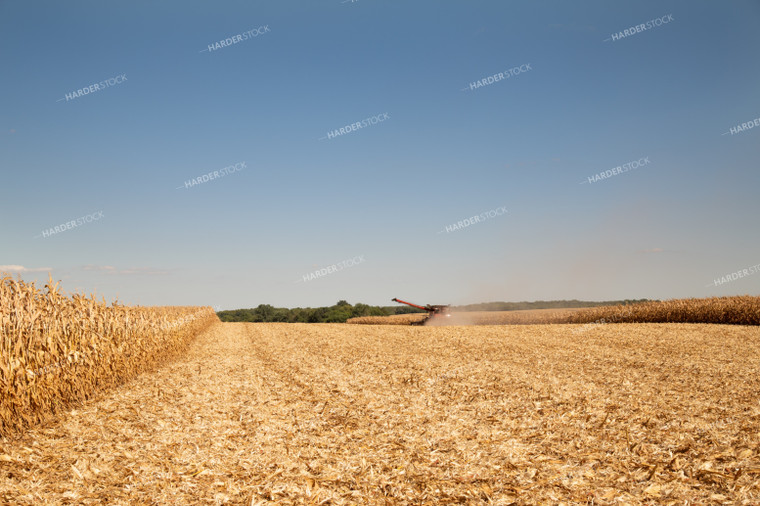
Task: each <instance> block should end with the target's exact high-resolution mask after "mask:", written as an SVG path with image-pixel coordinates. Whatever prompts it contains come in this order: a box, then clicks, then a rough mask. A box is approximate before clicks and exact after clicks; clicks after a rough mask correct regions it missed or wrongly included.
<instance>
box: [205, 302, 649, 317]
mask: <svg viewBox="0 0 760 506" xmlns="http://www.w3.org/2000/svg"><path fill="white" fill-rule="evenodd" d="M647 300H648V299H626V300H616V301H607V302H591V301H579V300H554V301H536V302H484V303H481V304H467V305H464V306H452V307H451V309H452V311H516V310H520V309H555V308H575V307H596V306H614V305H617V304H632V303H635V302H646V301H647ZM407 313H424V311H423V310H421V309H417V308H413V307H411V306H370V305H368V304H362V303H358V304H349V303H348V302H346V301H345V300H340V301H338V302H337V303H336V304H335V305H332V306H329V307H316V308H311V307H306V308H301V307H296V308H285V307H274V306H271V305H269V304H259V305H258V306H257V307H255V308H250V309H233V310H229V311H219V312H217V313H216V314H217V316H219V319H220V320H222V321H223V322H283V323H345V321H346V320H348V319H349V318H354V317H358V316H390V315H394V314H407Z"/></svg>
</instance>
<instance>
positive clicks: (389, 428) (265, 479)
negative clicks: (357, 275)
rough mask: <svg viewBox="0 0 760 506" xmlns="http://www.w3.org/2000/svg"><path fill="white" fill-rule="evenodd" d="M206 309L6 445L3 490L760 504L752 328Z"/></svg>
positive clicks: (130, 500)
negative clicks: (376, 320) (410, 321)
mask: <svg viewBox="0 0 760 506" xmlns="http://www.w3.org/2000/svg"><path fill="white" fill-rule="evenodd" d="M575 327H577V326H575V325H536V326H526V325H519V326H518V325H515V326H479V327H437V328H427V327H403V326H394V327H390V326H352V325H342V324H324V325H304V324H268V323H261V324H246V323H227V324H222V323H217V324H215V325H214V326H213V327H212V328H211V329H210V330H209V331H207V332H206V333H205V334H203V335H202V336H201V337H199V338H198V339H196V340H195V341H193V343H192V344H191V346H190V349H189V353H188V354H187V355H186V356H185V357H183V358H182V359H179V360H177V361H175V362H173V363H170V364H167V365H165V366H164V367H163V368H162V369H161V370H159V371H157V372H154V373H151V374H143V375H141V376H139V377H138V378H137V379H135V380H133V381H132V382H130V383H128V384H127V385H124V386H122V387H120V388H118V389H115V390H113V391H111V392H110V393H108V394H107V395H104V396H103V397H102V398H100V399H98V400H95V401H90V402H88V403H86V404H84V405H83V406H82V407H80V408H78V409H77V410H75V411H72V412H70V413H68V414H66V415H65V416H62V417H61V418H60V421H59V422H57V423H56V424H53V425H50V426H48V427H40V428H35V429H33V430H31V431H29V432H28V433H27V434H26V435H25V436H24V437H23V438H21V439H18V440H13V441H10V440H4V441H3V442H2V444H1V445H0V498H1V499H2V501H0V502H7V503H11V504H99V503H103V502H108V503H109V504H125V505H126V504H246V505H248V504H265V503H269V502H273V503H275V504H294V503H295V504H298V503H308V504H320V503H321V504H454V503H457V504H461V503H474V504H477V503H494V504H559V503H563V502H564V503H565V504H684V501H689V502H688V504H707V503H711V504H758V502H760V453H759V452H760V404H759V403H758V399H757V392H758V390H760V380H759V379H758V378H760V329H758V328H757V327H742V326H727V325H725V326H722V325H721V326H719V325H695V324H648V325H633V324H619V325H604V326H598V327H594V328H592V329H589V330H588V331H586V332H584V333H583V334H582V336H581V335H575V334H573V333H571V332H570V331H571V330H572V329H573V328H575Z"/></svg>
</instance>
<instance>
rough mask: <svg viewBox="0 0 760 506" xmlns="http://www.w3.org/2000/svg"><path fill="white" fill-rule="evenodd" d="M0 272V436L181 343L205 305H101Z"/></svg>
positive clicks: (205, 315) (195, 329)
mask: <svg viewBox="0 0 760 506" xmlns="http://www.w3.org/2000/svg"><path fill="white" fill-rule="evenodd" d="M45 288H46V289H47V290H45V291H43V290H40V289H38V288H37V287H35V285H34V283H25V282H24V281H22V280H20V279H19V280H18V281H16V280H14V279H12V278H11V277H9V276H7V275H2V274H0V389H1V390H2V393H3V395H2V397H0V435H4V434H7V433H9V432H10V431H13V430H18V429H23V428H25V427H29V426H31V425H33V424H36V423H39V422H41V421H42V420H44V419H45V418H46V417H47V416H49V415H50V414H52V413H54V412H56V411H57V410H58V409H59V408H61V407H63V406H65V405H67V404H69V403H71V402H73V401H78V400H83V399H87V398H88V397H90V396H91V395H92V394H93V393H94V392H95V390H96V389H98V388H103V387H108V386H112V385H115V384H118V383H121V382H123V381H125V380H126V379H128V378H131V377H133V376H135V375H136V374H138V373H140V372H142V371H145V370H147V369H148V368H150V367H152V366H155V365H156V364H158V363H160V362H161V361H163V360H166V359H167V358H169V357H171V356H173V355H175V354H176V353H177V352H179V351H181V350H183V349H184V348H185V347H186V346H187V344H188V343H189V342H190V340H191V339H192V338H193V337H195V336H196V335H198V334H199V333H200V332H201V331H203V330H205V329H206V328H207V327H208V326H209V325H211V324H212V322H214V321H218V319H217V317H216V314H215V313H214V311H213V309H212V308H210V307H140V306H124V305H121V304H119V303H118V302H114V303H113V304H111V305H108V304H107V303H106V302H105V300H103V301H102V302H100V301H97V300H96V299H95V297H94V296H91V297H89V298H88V297H85V296H84V295H79V294H75V295H72V296H70V297H68V296H66V295H64V294H63V293H62V292H61V291H60V290H59V287H58V283H53V280H52V279H50V281H49V282H48V284H47V285H45Z"/></svg>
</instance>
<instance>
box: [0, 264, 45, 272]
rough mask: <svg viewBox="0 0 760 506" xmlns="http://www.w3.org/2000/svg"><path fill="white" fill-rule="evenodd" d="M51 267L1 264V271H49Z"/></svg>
mask: <svg viewBox="0 0 760 506" xmlns="http://www.w3.org/2000/svg"><path fill="white" fill-rule="evenodd" d="M52 270H53V269H52V268H51V267H33V268H29V267H24V266H23V265H0V272H48V271H52Z"/></svg>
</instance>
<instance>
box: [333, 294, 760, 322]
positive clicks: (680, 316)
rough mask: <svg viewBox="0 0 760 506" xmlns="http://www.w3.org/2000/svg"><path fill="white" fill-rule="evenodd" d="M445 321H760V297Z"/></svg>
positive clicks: (414, 318)
mask: <svg viewBox="0 0 760 506" xmlns="http://www.w3.org/2000/svg"><path fill="white" fill-rule="evenodd" d="M425 317H426V315H425V314H421V313H415V314H408V315H393V316H365V317H359V318H350V319H349V320H348V321H347V322H346V323H351V324H362V325H411V324H412V323H414V322H419V321H422V320H424V319H425ZM438 322H439V324H446V325H521V324H523V325H533V324H540V323H586V324H591V325H596V324H604V323H624V322H625V323H722V324H735V325H760V297H756V296H750V295H743V296H734V297H709V298H704V299H673V300H666V301H653V302H641V303H637V304H630V305H625V306H602V307H593V308H582V309H527V310H519V311H464V312H452V314H451V318H447V319H441V320H438Z"/></svg>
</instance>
